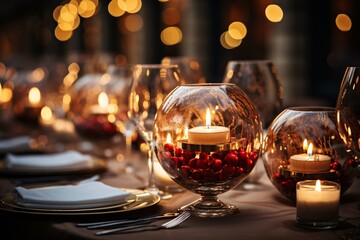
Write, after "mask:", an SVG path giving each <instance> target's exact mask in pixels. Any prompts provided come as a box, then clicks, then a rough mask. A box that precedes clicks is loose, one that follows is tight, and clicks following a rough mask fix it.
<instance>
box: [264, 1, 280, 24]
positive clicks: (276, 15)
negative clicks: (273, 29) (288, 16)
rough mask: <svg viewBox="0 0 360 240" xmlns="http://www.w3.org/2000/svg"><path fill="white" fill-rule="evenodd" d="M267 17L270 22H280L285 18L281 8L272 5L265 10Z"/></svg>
mask: <svg viewBox="0 0 360 240" xmlns="http://www.w3.org/2000/svg"><path fill="white" fill-rule="evenodd" d="M265 16H266V17H267V19H268V20H269V21H270V22H280V21H281V20H282V19H283V17H284V13H283V10H282V9H281V7H280V6H278V5H276V4H270V5H269V6H267V7H266V9H265Z"/></svg>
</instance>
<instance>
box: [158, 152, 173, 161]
mask: <svg viewBox="0 0 360 240" xmlns="http://www.w3.org/2000/svg"><path fill="white" fill-rule="evenodd" d="M161 157H162V160H168V159H170V158H172V155H171V153H169V152H162V153H161Z"/></svg>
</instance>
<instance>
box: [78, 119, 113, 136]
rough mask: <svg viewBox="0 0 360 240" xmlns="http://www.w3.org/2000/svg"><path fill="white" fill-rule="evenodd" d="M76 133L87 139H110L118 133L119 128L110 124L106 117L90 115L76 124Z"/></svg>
mask: <svg viewBox="0 0 360 240" xmlns="http://www.w3.org/2000/svg"><path fill="white" fill-rule="evenodd" d="M74 125H75V128H76V131H77V132H78V133H79V134H80V135H82V136H85V137H90V138H98V137H99V138H110V137H113V136H114V135H115V134H116V133H117V127H116V125H115V124H114V123H111V122H109V120H108V119H107V116H106V115H90V116H89V117H88V118H86V119H85V118H80V119H78V120H77V121H76V122H75V124H74Z"/></svg>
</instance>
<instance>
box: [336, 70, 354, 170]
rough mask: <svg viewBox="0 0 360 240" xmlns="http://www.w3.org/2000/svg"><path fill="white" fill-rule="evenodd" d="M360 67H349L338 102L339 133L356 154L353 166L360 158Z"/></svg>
mask: <svg viewBox="0 0 360 240" xmlns="http://www.w3.org/2000/svg"><path fill="white" fill-rule="evenodd" d="M359 78H360V67H347V68H346V71H345V73H344V77H343V79H342V83H341V86H340V91H339V95H338V99H337V102H336V117H337V125H338V131H339V133H340V136H341V138H342V139H343V141H344V142H345V144H346V146H347V147H349V148H352V150H353V151H354V152H355V155H354V162H353V164H357V165H358V166H359V162H360V160H359V158H360V101H359V99H360V82H359Z"/></svg>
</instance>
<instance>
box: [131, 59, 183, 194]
mask: <svg viewBox="0 0 360 240" xmlns="http://www.w3.org/2000/svg"><path fill="white" fill-rule="evenodd" d="M178 85H180V75H179V69H178V67H177V66H176V65H166V66H165V65H162V64H137V65H134V67H133V77H132V84H131V88H130V96H129V110H130V118H131V120H132V121H133V122H134V123H135V126H136V128H137V130H138V132H139V134H140V136H141V137H142V138H143V139H144V140H145V141H146V143H147V144H148V145H149V151H148V166H149V182H148V185H147V187H146V190H148V191H150V192H152V193H154V194H157V195H159V196H161V197H162V198H163V199H166V198H170V197H171V195H170V194H168V193H165V192H163V191H161V190H159V188H158V187H157V186H156V183H155V175H154V161H155V159H154V157H155V152H154V145H155V142H154V136H153V127H154V119H155V114H156V112H157V110H158V108H159V107H160V105H161V103H162V102H163V99H164V98H165V97H166V96H167V95H168V94H169V93H170V92H171V91H172V90H173V89H174V88H175V87H176V86H178Z"/></svg>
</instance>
